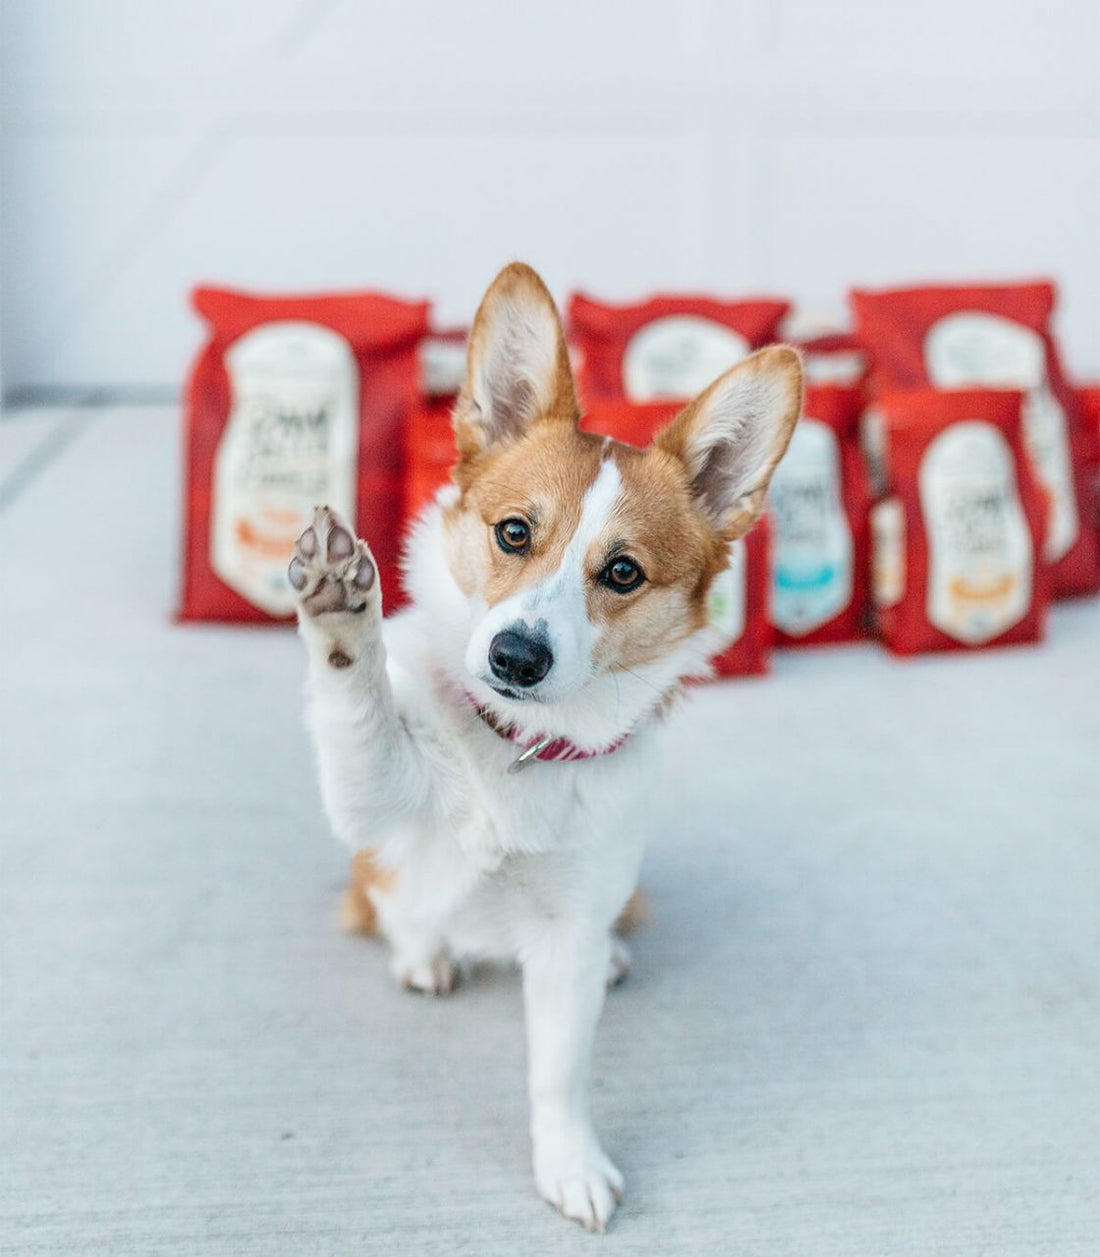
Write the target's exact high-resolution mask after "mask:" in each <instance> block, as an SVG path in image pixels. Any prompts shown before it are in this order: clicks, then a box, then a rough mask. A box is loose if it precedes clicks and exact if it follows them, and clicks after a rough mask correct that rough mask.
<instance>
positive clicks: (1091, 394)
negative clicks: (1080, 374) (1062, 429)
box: [1074, 384, 1100, 564]
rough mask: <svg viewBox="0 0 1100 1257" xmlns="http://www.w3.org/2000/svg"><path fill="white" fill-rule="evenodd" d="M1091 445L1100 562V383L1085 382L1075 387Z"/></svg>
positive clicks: (1095, 527)
mask: <svg viewBox="0 0 1100 1257" xmlns="http://www.w3.org/2000/svg"><path fill="white" fill-rule="evenodd" d="M1074 393H1075V394H1076V396H1077V402H1078V404H1079V405H1080V407H1081V414H1082V416H1083V417H1084V420H1085V432H1086V435H1087V438H1088V444H1089V446H1090V449H1089V455H1088V463H1089V469H1090V471H1091V473H1092V476H1091V479H1092V525H1093V530H1094V532H1095V533H1096V537H1097V546H1096V552H1097V561H1098V564H1100V384H1084V385H1082V386H1081V387H1080V388H1077V389H1074Z"/></svg>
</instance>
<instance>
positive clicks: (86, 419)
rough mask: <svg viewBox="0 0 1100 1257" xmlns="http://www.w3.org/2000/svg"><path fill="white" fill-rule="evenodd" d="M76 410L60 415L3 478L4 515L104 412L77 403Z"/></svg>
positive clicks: (0, 482) (0, 506)
mask: <svg viewBox="0 0 1100 1257" xmlns="http://www.w3.org/2000/svg"><path fill="white" fill-rule="evenodd" d="M74 409H75V410H76V414H75V415H74V416H73V418H71V419H68V420H66V419H59V420H57V421H56V422H55V425H54V427H53V428H52V429H51V431H49V432H47V433H46V434H45V436H43V437H42V439H41V440H39V441H38V442H37V443H36V444H35V445H34V446H33V447H32V448H31V449H30V450H29V451H28V452H27V453H26V454H25V455H24V456H23V458H22V459H21V460H20V461H19V462H18V463H16V465H15V467H14V468H13V469H12V471H11V472H10V473H9V474H8V475H7V476H5V477H4V479H3V480H0V515H3V514H5V512H7V511H8V510H9V509H10V508H11V507H12V506H14V505H15V503H16V502H17V501H18V500H19V498H20V497H21V496H22V495H23V493H25V492H26V490H27V489H29V488H30V487H31V485H33V484H35V483H36V482H37V481H39V480H41V478H42V477H43V475H45V473H46V472H47V471H49V469H50V468H51V467H52V466H53V465H54V464H55V463H56V462H57V461H58V459H60V458H61V456H62V455H63V454H64V453H65V451H66V450H68V448H69V447H70V446H71V445H73V444H74V443H75V442H76V441H77V440H78V439H79V438H80V437H81V436H82V435H83V434H84V433H85V432H86V431H87V430H88V428H89V427H90V426H91V425H92V424H93V423H94V422H95V421H96V419H98V418H99V417H100V416H99V415H98V413H97V412H96V411H95V410H94V409H93V408H91V407H88V406H83V407H75V408H74Z"/></svg>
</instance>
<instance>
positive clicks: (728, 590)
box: [707, 537, 748, 650]
mask: <svg viewBox="0 0 1100 1257" xmlns="http://www.w3.org/2000/svg"><path fill="white" fill-rule="evenodd" d="M729 551H730V560H729V563H728V564H727V566H726V567H725V568H723V570H722V571H721V572H719V573H718V575H717V576H716V577H715V578H714V580H713V581H711V584H710V590H709V591H708V593H707V622H708V623H710V624H712V625H713V626H714V627H715V628H717V629H718V630H719V631H720V632H721V633H722V639H723V640H722V650H727V649H728V648H729V647H730V646H732V645H733V643H734V642H735V641H737V640H738V639H739V638H740V636H741V634H742V633H743V632H744V631H745V621H746V605H745V604H746V602H747V601H748V598H747V592H748V581H747V572H746V568H747V560H746V553H745V539H744V537H739V538H738V539H737V540H736V541H734V542H732V543H731V545H730V548H729Z"/></svg>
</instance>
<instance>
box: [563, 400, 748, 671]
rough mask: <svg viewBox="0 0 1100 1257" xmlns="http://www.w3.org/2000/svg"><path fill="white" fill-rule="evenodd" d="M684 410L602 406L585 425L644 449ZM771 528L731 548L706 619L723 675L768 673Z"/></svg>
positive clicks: (666, 405)
mask: <svg viewBox="0 0 1100 1257" xmlns="http://www.w3.org/2000/svg"><path fill="white" fill-rule="evenodd" d="M680 409H681V405H680V403H678V402H654V403H652V404H650V405H648V406H640V405H634V404H632V403H631V402H623V401H617V402H616V401H612V402H597V403H595V404H593V405H592V406H591V407H589V410H588V413H587V414H586V415H585V416H584V418H583V419H582V420H581V425H580V426H581V428H582V429H584V430H585V431H586V432H597V433H599V434H600V435H601V436H610V437H614V438H615V439H616V440H617V441H626V442H627V443H628V444H630V445H637V446H638V447H640V448H641V447H644V446H646V445H648V444H649V443H650V441H652V440H653V437H654V435H655V434H656V433H657V432H658V430H659V429H660V428H662V427H664V425H665V424H666V423H668V422H669V420H670V419H672V418H674V417H675V415H676V413H677V412H678V411H679V410H680ZM768 582H769V525H768V521H767V518H766V517H765V518H764V519H761V520H760V522H759V523H758V524H757V525H756V527H755V528H754V529H753V530H752V532H750V533H749V534H748V535H747V536H746V537H742V538H741V539H740V540H739V541H735V542H734V543H733V545H731V546H730V562H729V566H728V567H727V568H726V570H725V571H724V572H722V573H721V574H720V575H719V576H717V577H716V578H715V580H714V582H713V584H712V586H711V589H710V595H709V598H708V603H707V614H708V616H709V617H710V621H711V623H712V624H714V625H716V626H717V627H719V628H720V629H721V630H722V635H723V637H724V638H725V639H726V641H727V643H728V644H727V645H726V647H725V648H724V649H723V651H722V653H721V654H719V655H717V656H716V657H715V658H714V660H713V664H714V670H715V672H716V673H717V674H718V675H719V676H747V675H751V674H757V673H762V672H767V670H768V650H769V648H770V646H771V641H772V630H771V625H770V623H769V621H768Z"/></svg>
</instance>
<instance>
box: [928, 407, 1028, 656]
mask: <svg viewBox="0 0 1100 1257" xmlns="http://www.w3.org/2000/svg"><path fill="white" fill-rule="evenodd" d="M918 488H919V492H920V504H921V512H922V514H923V516H924V524H925V532H926V535H927V539H928V589H927V606H926V609H927V613H928V619H929V622H930V623H931V624H933V625H934V626H935V627H936V628H938V629H939V630H940V631H941V632H943V633H946V634H947V635H948V636H949V637H953V638H955V640H956V641H960V642H965V643H966V644H967V645H971V646H974V645H979V644H980V643H982V642H987V641H989V640H990V639H991V638H994V637H998V636H999V635H1000V634H1001V633H1004V632H1006V631H1007V630H1008V629H1010V628H1011V627H1012V626H1013V625H1014V624H1017V623H1018V622H1019V621H1020V620H1022V619H1023V617H1024V616H1025V615H1026V614H1027V611H1028V608H1029V606H1030V605H1031V593H1032V584H1033V572H1034V563H1035V556H1034V553H1033V551H1032V544H1031V533H1030V532H1029V531H1028V527H1027V521H1026V519H1025V517H1024V510H1023V506H1022V505H1021V502H1020V497H1019V493H1018V490H1017V487H1016V466H1015V460H1014V458H1013V455H1012V450H1011V448H1010V446H1009V444H1008V441H1007V440H1006V439H1005V437H1004V434H1003V433H1002V432H1001V431H1000V429H999V428H997V427H995V426H994V425H993V424H991V423H986V422H984V421H982V420H978V419H969V420H965V421H963V422H962V423H955V424H952V425H951V427H949V428H947V429H945V430H944V431H943V432H941V433H940V434H939V435H938V436H937V437H935V438H934V439H933V440H932V441H931V442H929V445H928V448H927V449H926V450H925V452H924V454H923V456H922V458H921V462H920V469H919V472H918Z"/></svg>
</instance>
